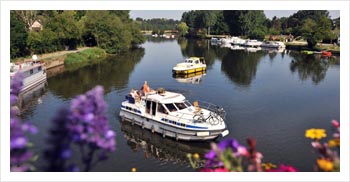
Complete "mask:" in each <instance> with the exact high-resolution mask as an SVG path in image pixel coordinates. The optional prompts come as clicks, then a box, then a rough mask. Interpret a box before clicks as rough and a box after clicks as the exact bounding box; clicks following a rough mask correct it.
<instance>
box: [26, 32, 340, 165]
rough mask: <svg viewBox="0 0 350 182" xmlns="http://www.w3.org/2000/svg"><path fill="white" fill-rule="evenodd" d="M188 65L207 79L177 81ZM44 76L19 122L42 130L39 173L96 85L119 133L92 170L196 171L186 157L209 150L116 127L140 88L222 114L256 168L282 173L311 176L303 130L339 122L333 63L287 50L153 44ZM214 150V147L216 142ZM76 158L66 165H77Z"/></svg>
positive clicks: (36, 140)
mask: <svg viewBox="0 0 350 182" xmlns="http://www.w3.org/2000/svg"><path fill="white" fill-rule="evenodd" d="M190 56H203V57H205V59H206V62H207V66H208V67H207V72H206V73H205V74H203V75H196V76H194V77H191V78H187V79H186V78H174V77H173V76H172V73H171V70H172V67H173V66H174V65H175V64H176V63H178V62H180V61H182V60H183V59H184V58H186V57H190ZM60 72H61V73H59V74H57V75H54V76H51V77H50V78H48V80H47V84H46V85H45V86H44V89H43V90H41V92H39V93H36V94H34V95H35V97H34V98H33V99H31V100H30V99H29V101H28V102H27V104H26V105H24V106H23V108H22V115H21V117H22V118H23V119H24V120H31V121H32V122H33V123H34V124H35V125H37V126H38V128H39V133H38V134H37V135H34V136H31V137H30V140H31V141H32V142H33V144H34V147H33V152H34V153H35V154H38V155H39V158H38V160H37V161H36V163H35V166H36V167H37V170H39V171H40V170H41V169H42V166H44V165H45V160H44V158H43V157H42V152H43V150H44V149H45V147H46V145H47V143H46V141H47V136H48V130H49V128H50V127H52V122H51V119H52V118H53V117H54V116H55V113H56V111H57V110H58V109H59V108H62V107H68V105H69V103H70V101H71V99H73V98H74V97H75V96H76V95H78V94H82V93H84V92H86V91H88V90H90V89H91V88H93V87H94V86H96V85H102V86H103V87H104V89H105V100H106V102H107V104H108V119H109V123H110V125H111V127H112V128H113V130H114V131H116V133H117V137H116V140H117V149H116V151H115V152H114V153H111V154H109V158H108V160H105V161H102V162H98V163H96V164H95V165H94V166H93V167H92V169H91V171H113V172H120V171H126V172H128V171H131V169H132V168H133V167H135V168H136V169H137V171H159V172H160V171H194V170H193V169H192V168H191V167H190V165H189V162H188V160H187V158H186V154H187V153H199V154H200V155H203V154H205V152H207V151H208V150H209V148H210V144H209V142H177V141H175V140H172V139H167V138H165V139H164V138H162V137H161V136H160V135H157V134H152V133H151V132H149V131H146V130H142V129H141V128H140V127H138V126H131V125H130V124H128V123H124V122H121V121H120V118H119V117H118V113H119V108H120V104H121V102H122V101H123V100H124V98H125V95H126V94H127V93H128V92H129V91H130V89H131V88H137V89H139V88H140V87H141V86H142V84H143V82H144V81H145V80H147V81H148V84H149V85H150V86H151V87H152V88H158V87H163V88H165V89H166V90H170V91H175V92H179V93H182V94H183V95H184V96H185V97H186V98H187V99H189V100H190V101H194V100H205V101H208V102H211V103H214V104H216V105H220V106H223V107H224V109H225V110H226V112H227V115H226V123H227V126H228V129H229V131H230V134H229V135H228V136H226V138H236V139H237V140H238V141H239V142H240V143H241V144H246V138H247V137H254V138H256V140H257V150H258V151H260V152H262V153H263V155H264V158H263V162H272V163H274V164H289V165H292V166H294V167H295V168H297V169H298V170H299V171H313V169H314V162H315V159H316V157H317V155H316V154H315V153H314V152H313V150H312V147H311V144H310V140H309V139H307V138H305V137H304V134H305V130H306V129H309V128H324V129H326V130H327V133H328V135H331V133H332V132H333V130H332V126H331V124H330V121H331V120H332V119H337V120H339V117H340V116H339V115H340V114H339V110H340V101H339V100H340V96H339V93H340V91H339V87H340V83H339V80H340V79H339V76H340V75H339V73H340V69H339V57H334V58H332V59H323V58H320V57H319V56H317V55H304V54H300V53H298V52H294V51H283V52H274V51H257V52H247V51H244V50H231V49H229V48H221V47H219V46H213V45H210V43H209V42H208V41H199V40H187V39H182V40H166V39H153V40H148V41H147V42H146V43H144V44H143V45H142V46H141V48H139V49H135V50H131V51H129V52H127V53H125V54H123V55H119V56H109V57H108V58H106V59H105V60H102V61H96V62H94V63H92V64H89V65H85V66H71V67H66V68H64V71H63V72H62V71H60ZM216 142H218V141H216ZM80 159H81V157H80V156H79V153H78V152H76V153H75V154H74V156H73V158H72V159H71V160H70V162H74V163H77V164H78V165H80V166H82V165H83V164H82V163H81V161H80Z"/></svg>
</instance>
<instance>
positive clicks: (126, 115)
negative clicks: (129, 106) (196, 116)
mask: <svg viewBox="0 0 350 182" xmlns="http://www.w3.org/2000/svg"><path fill="white" fill-rule="evenodd" d="M119 115H120V117H121V118H122V119H124V120H126V121H129V122H131V124H136V125H139V126H141V127H142V128H143V129H148V130H151V131H152V132H153V133H159V134H161V135H162V136H163V137H170V138H174V139H176V140H186V141H204V140H213V139H215V138H217V137H219V136H221V135H227V134H228V130H226V129H223V130H203V129H202V130H200V129H182V128H177V127H174V126H170V125H167V124H166V123H163V122H160V121H157V120H155V119H151V118H146V117H144V116H141V115H137V114H134V113H131V112H129V111H127V110H124V109H123V108H122V109H121V110H120V114H119ZM150 117H151V116H150Z"/></svg>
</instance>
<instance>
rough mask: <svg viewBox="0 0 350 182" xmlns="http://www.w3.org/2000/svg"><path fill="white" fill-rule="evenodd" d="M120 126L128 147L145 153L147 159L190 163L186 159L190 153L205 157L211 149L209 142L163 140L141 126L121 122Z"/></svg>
mask: <svg viewBox="0 0 350 182" xmlns="http://www.w3.org/2000/svg"><path fill="white" fill-rule="evenodd" d="M120 124H121V131H122V132H123V135H124V138H125V139H126V140H127V145H128V146H129V147H130V148H131V149H132V150H133V151H135V152H137V151H142V152H144V153H145V158H149V157H153V158H156V159H158V160H162V161H171V162H174V163H189V161H188V158H187V157H186V156H187V154H188V153H192V154H193V153H198V154H199V155H200V156H203V155H204V154H205V153H206V152H208V151H209V149H210V143H208V142H182V141H175V140H173V139H170V138H163V137H162V136H161V135H158V134H154V133H152V132H150V131H148V130H145V129H142V128H141V127H140V126H136V125H134V126H132V125H131V124H130V122H126V121H121V122H120Z"/></svg>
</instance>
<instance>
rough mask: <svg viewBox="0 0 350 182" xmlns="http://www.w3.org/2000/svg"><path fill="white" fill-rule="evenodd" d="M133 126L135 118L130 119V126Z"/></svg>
mask: <svg viewBox="0 0 350 182" xmlns="http://www.w3.org/2000/svg"><path fill="white" fill-rule="evenodd" d="M134 124H135V118H132V119H131V125H132V126H134Z"/></svg>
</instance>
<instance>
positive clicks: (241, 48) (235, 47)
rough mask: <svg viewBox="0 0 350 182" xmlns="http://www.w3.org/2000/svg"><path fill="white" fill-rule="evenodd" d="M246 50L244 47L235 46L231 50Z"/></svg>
mask: <svg viewBox="0 0 350 182" xmlns="http://www.w3.org/2000/svg"><path fill="white" fill-rule="evenodd" d="M244 49H245V48H244V47H241V46H239V45H233V46H232V47H231V50H244Z"/></svg>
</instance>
